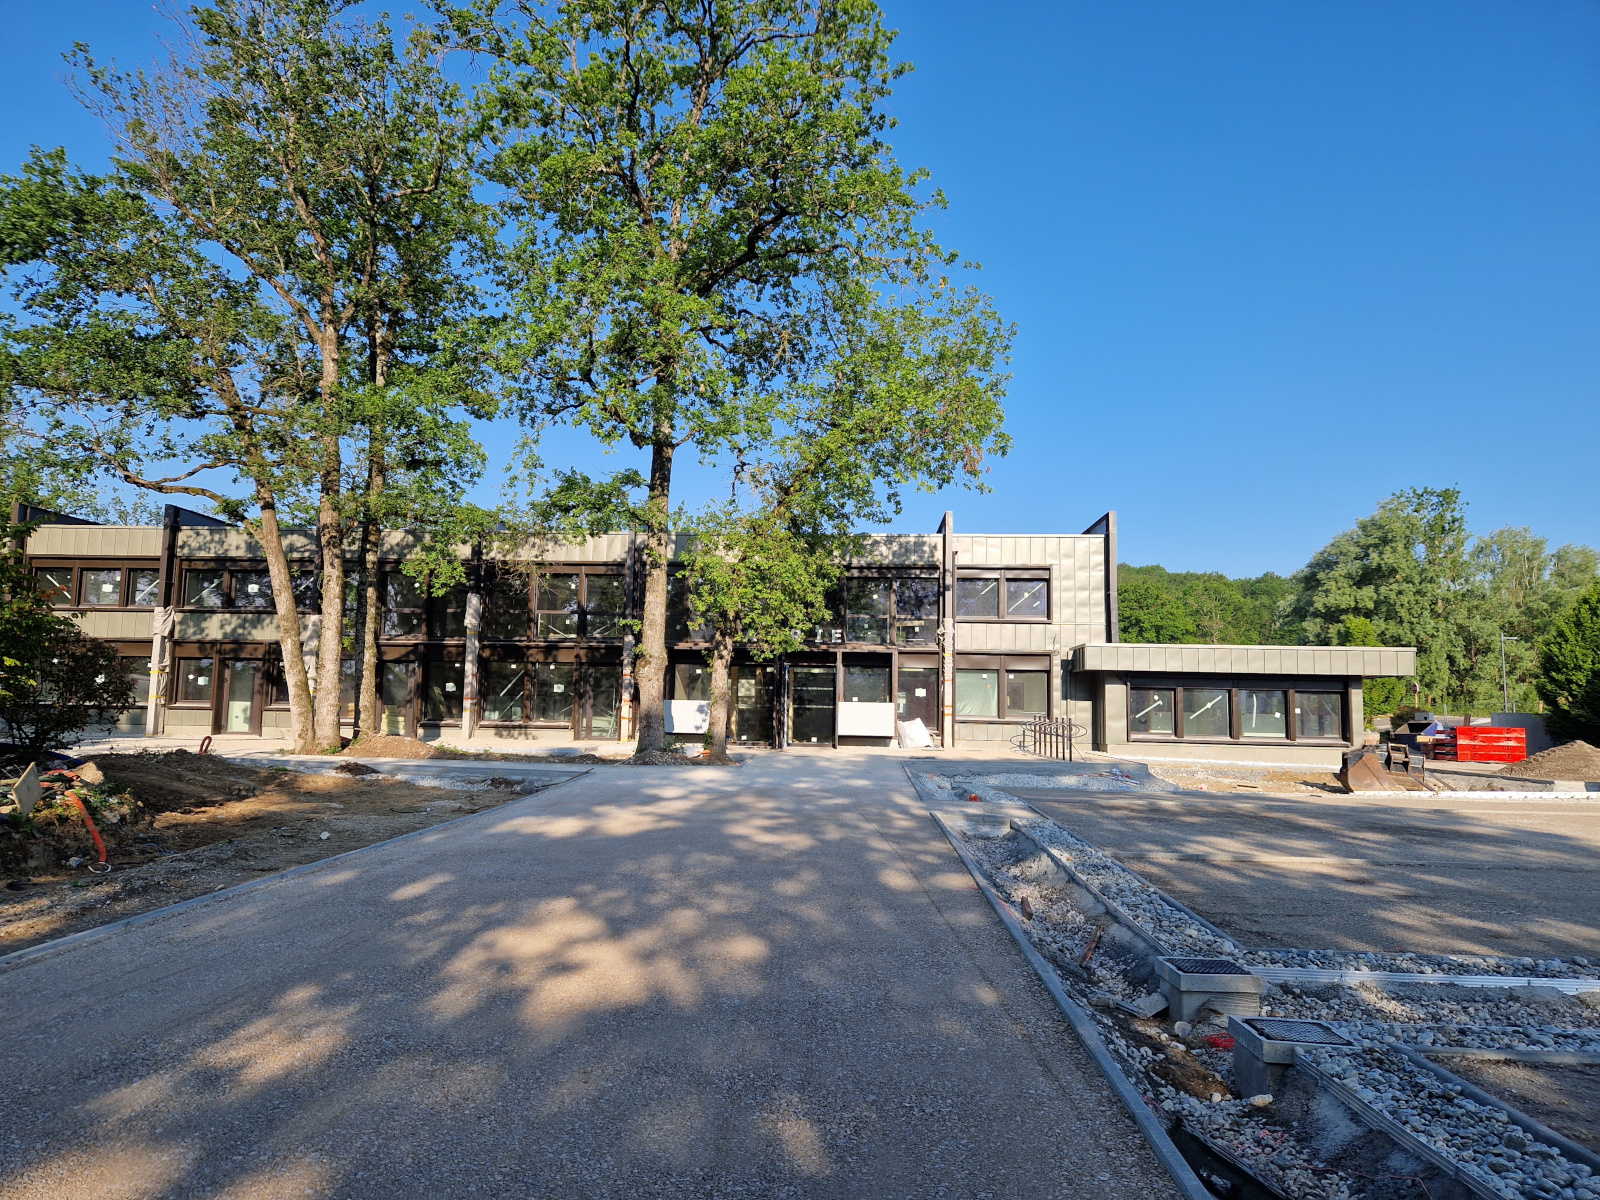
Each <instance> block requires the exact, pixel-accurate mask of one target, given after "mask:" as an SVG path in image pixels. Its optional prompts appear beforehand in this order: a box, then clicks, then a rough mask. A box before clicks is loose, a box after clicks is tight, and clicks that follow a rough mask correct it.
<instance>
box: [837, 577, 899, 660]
mask: <svg viewBox="0 0 1600 1200" xmlns="http://www.w3.org/2000/svg"><path fill="white" fill-rule="evenodd" d="M889 588H890V583H889V580H887V579H851V580H847V581H846V583H845V589H844V599H845V615H844V637H845V641H847V642H874V643H879V644H881V643H884V642H887V641H888V640H889Z"/></svg>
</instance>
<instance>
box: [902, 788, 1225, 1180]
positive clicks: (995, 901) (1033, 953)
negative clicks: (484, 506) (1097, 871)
mask: <svg viewBox="0 0 1600 1200" xmlns="http://www.w3.org/2000/svg"><path fill="white" fill-rule="evenodd" d="M929 815H930V816H931V817H933V819H934V821H935V822H936V823H937V824H938V826H939V829H940V830H941V831H942V832H943V833H944V835H945V837H946V838H947V839H949V842H950V845H951V846H952V847H953V848H954V850H955V852H956V854H957V855H959V856H960V858H961V861H962V864H963V865H964V866H965V867H966V868H967V871H968V873H969V874H970V875H971V876H972V879H973V882H974V883H976V884H977V885H978V887H979V889H980V890H981V891H982V892H983V895H984V898H985V899H986V900H988V901H989V905H990V907H992V908H993V909H994V911H995V914H996V915H997V916H999V918H1000V921H1001V923H1002V924H1003V925H1005V927H1006V930H1007V932H1009V933H1010V934H1011V936H1012V938H1013V939H1014V940H1015V941H1016V943H1017V945H1018V947H1019V948H1020V949H1021V950H1022V953H1023V957H1025V958H1026V959H1027V960H1028V965H1029V966H1031V967H1032V968H1033V970H1034V973H1035V974H1036V975H1038V977H1039V981H1040V982H1041V983H1043V984H1044V985H1045V987H1046V989H1048V990H1049V992H1050V995H1051V997H1052V998H1053V999H1054V1000H1055V1002H1056V1005H1057V1007H1059V1008H1060V1009H1061V1012H1062V1015H1064V1016H1065V1017H1066V1018H1067V1021H1068V1023H1069V1024H1070V1025H1071V1026H1072V1028H1073V1031H1074V1032H1075V1033H1076V1034H1077V1035H1078V1040H1079V1041H1080V1042H1082V1043H1083V1047H1084V1049H1085V1050H1087V1051H1088V1052H1089V1056H1090V1057H1091V1058H1093V1059H1094V1061H1095V1065H1096V1066H1098V1067H1099V1068H1100V1071H1101V1073H1102V1074H1103V1075H1104V1076H1105V1078H1106V1082H1107V1083H1109V1084H1110V1085H1111V1087H1112V1089H1113V1090H1114V1091H1115V1092H1116V1093H1117V1096H1118V1098H1119V1099H1120V1100H1121V1101H1122V1103H1123V1105H1124V1107H1126V1108H1127V1110H1128V1113H1129V1115H1130V1116H1132V1117H1133V1119H1134V1121H1135V1122H1136V1123H1137V1124H1138V1126H1139V1130H1140V1132H1141V1133H1143V1134H1144V1136H1145V1138H1146V1140H1148V1141H1149V1143H1150V1146H1151V1149H1152V1150H1153V1151H1154V1152H1155V1154H1156V1157H1157V1158H1159V1159H1160V1160H1161V1164H1162V1166H1164V1167H1165V1168H1166V1169H1167V1172H1168V1173H1169V1174H1170V1175H1171V1176H1172V1179H1173V1182H1174V1183H1175V1184H1177V1186H1178V1189H1179V1190H1180V1191H1181V1192H1182V1193H1183V1195H1184V1196H1185V1197H1186V1198H1187V1200H1213V1195H1212V1193H1211V1192H1210V1191H1209V1190H1208V1189H1207V1188H1206V1186H1205V1185H1204V1184H1203V1183H1201V1182H1200V1177H1199V1176H1198V1175H1196V1174H1195V1173H1194V1169H1193V1168H1192V1167H1190V1166H1189V1164H1188V1162H1187V1161H1186V1160H1185V1159H1184V1157H1183V1155H1182V1154H1180V1153H1179V1152H1178V1148H1177V1147H1176V1146H1174V1145H1173V1144H1172V1139H1171V1138H1169V1137H1168V1136H1167V1131H1166V1129H1165V1128H1164V1127H1163V1126H1162V1124H1161V1122H1160V1121H1159V1120H1158V1119H1157V1118H1156V1116H1155V1114H1154V1113H1153V1112H1152V1111H1151V1108H1150V1106H1149V1103H1148V1098H1147V1096H1146V1095H1145V1094H1144V1093H1142V1092H1141V1091H1140V1090H1139V1089H1137V1088H1136V1087H1135V1086H1134V1085H1133V1083H1132V1082H1131V1080H1130V1079H1129V1077H1128V1074H1127V1072H1125V1071H1124V1070H1123V1069H1122V1068H1121V1066H1120V1064H1118V1063H1117V1061H1116V1060H1115V1059H1114V1058H1113V1057H1112V1056H1111V1054H1110V1053H1109V1052H1108V1051H1107V1048H1106V1044H1105V1041H1104V1039H1103V1038H1102V1037H1101V1032H1100V1030H1099V1029H1098V1028H1097V1027H1096V1024H1095V1022H1094V1020H1093V1019H1092V1018H1091V1017H1090V1015H1089V1012H1088V1010H1087V1009H1085V1008H1084V1007H1083V1006H1082V1005H1081V1004H1079V1003H1078V1002H1076V1001H1075V1000H1074V999H1073V998H1072V997H1071V996H1070V995H1069V994H1068V992H1067V990H1066V988H1065V987H1064V986H1063V983H1064V981H1063V980H1062V978H1061V976H1060V974H1059V973H1058V972H1056V971H1055V970H1054V969H1053V968H1052V967H1051V966H1050V964H1049V963H1047V962H1046V961H1045V960H1044V958H1043V957H1042V956H1041V955H1040V954H1039V952H1038V950H1037V949H1035V947H1034V945H1033V943H1032V941H1031V940H1030V938H1029V936H1028V933H1027V931H1026V930H1025V929H1023V927H1022V925H1021V922H1020V921H1019V919H1018V917H1017V914H1016V913H1014V912H1013V911H1012V909H1011V905H1010V904H1009V902H1008V901H1007V900H1006V899H1005V898H1004V897H1002V896H1001V894H1000V893H999V892H997V891H996V890H995V888H994V885H993V884H992V883H991V882H990V880H989V878H988V877H987V874H986V872H985V871H984V870H983V869H982V868H981V867H979V866H978V864H977V863H976V862H975V861H973V858H972V854H971V852H970V850H969V846H970V842H969V840H968V839H967V838H965V837H963V836H962V835H961V834H960V833H959V832H957V831H956V830H954V829H952V828H951V826H950V825H949V823H948V822H946V820H945V819H944V817H942V816H941V815H940V814H938V813H936V812H934V813H930V814H929ZM1119 1040H1120V1039H1119Z"/></svg>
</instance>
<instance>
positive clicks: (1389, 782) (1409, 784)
mask: <svg viewBox="0 0 1600 1200" xmlns="http://www.w3.org/2000/svg"><path fill="white" fill-rule="evenodd" d="M1339 782H1340V783H1342V784H1344V786H1345V790H1346V791H1350V792H1425V791H1428V790H1429V789H1428V785H1427V784H1426V783H1425V782H1424V776H1423V763H1422V758H1421V756H1420V755H1417V756H1413V755H1412V753H1411V749H1410V747H1408V746H1392V745H1391V746H1362V747H1360V748H1359V749H1356V750H1346V751H1345V754H1344V766H1343V767H1342V768H1341V769H1340V771H1339Z"/></svg>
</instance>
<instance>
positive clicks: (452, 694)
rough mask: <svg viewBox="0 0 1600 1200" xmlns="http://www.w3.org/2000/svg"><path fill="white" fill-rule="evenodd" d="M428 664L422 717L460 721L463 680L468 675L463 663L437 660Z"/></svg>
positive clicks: (434, 719) (432, 719)
mask: <svg viewBox="0 0 1600 1200" xmlns="http://www.w3.org/2000/svg"><path fill="white" fill-rule="evenodd" d="M427 666H428V672H427V676H426V681H425V683H424V685H423V690H422V719H423V720H424V721H459V720H460V719H461V689H462V680H463V679H464V678H465V675H466V672H465V670H464V668H463V666H462V664H461V663H458V662H440V661H438V660H435V661H433V662H430V663H428V664H427Z"/></svg>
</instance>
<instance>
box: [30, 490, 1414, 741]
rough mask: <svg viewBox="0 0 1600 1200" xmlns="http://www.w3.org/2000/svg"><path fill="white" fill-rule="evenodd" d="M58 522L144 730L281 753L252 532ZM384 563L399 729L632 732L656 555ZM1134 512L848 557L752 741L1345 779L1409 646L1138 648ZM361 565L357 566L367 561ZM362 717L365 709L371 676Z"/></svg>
mask: <svg viewBox="0 0 1600 1200" xmlns="http://www.w3.org/2000/svg"><path fill="white" fill-rule="evenodd" d="M14 518H17V519H20V518H32V519H35V520H41V521H42V522H43V523H42V524H41V525H40V526H39V528H38V529H37V531H36V532H35V533H34V534H33V535H32V537H31V538H30V539H29V541H28V546H27V555H28V560H29V563H30V565H31V567H32V569H33V570H34V572H35V573H36V574H37V575H38V577H39V579H40V581H41V584H42V586H45V587H47V588H49V589H50V591H51V592H52V594H53V595H54V596H55V598H56V603H57V605H58V606H59V607H60V608H62V609H63V610H65V611H69V612H71V613H72V614H73V615H74V616H75V617H76V619H77V620H78V621H79V623H80V624H81V625H82V626H83V628H84V629H85V631H86V632H88V633H90V634H93V635H95V636H97V637H102V638H105V639H107V640H109V641H112V642H114V643H115V644H116V646H117V647H118V650H119V652H120V653H122V654H123V655H125V656H126V657H128V658H130V659H132V660H134V665H135V667H136V668H137V672H138V675H139V677H140V678H141V680H143V681H144V683H143V688H144V691H143V694H142V695H141V696H140V707H139V708H138V709H136V710H135V711H133V712H130V713H129V714H128V715H127V716H126V718H125V719H124V721H123V725H122V727H123V729H124V730H125V731H127V732H134V731H141V732H145V733H147V734H150V735H159V734H161V733H169V734H175V733H181V732H193V733H201V732H207V733H223V732H227V733H243V734H259V735H263V736H281V734H282V733H283V732H284V731H285V730H286V727H287V724H288V704H287V695H286V693H285V690H284V685H283V672H282V667H281V663H282V659H281V652H280V650H279V644H278V621H277V616H276V612H275V605H274V602H273V595H272V584H271V581H270V579H269V578H268V575H267V570H266V563H265V561H264V560H263V557H262V552H261V547H260V546H259V545H257V544H256V543H255V542H254V540H253V539H252V538H251V537H250V536H249V534H248V533H247V532H246V531H244V530H243V529H239V528H236V527H233V526H229V525H227V524H225V523H223V522H220V521H217V520H215V519H213V518H210V517H205V516H201V515H199V514H196V513H190V512H187V511H186V510H183V509H180V508H176V507H172V506H169V507H168V508H167V510H166V513H165V519H164V521H163V524H162V525H160V526H151V527H113V526H104V525H94V524H90V523H87V522H82V521H77V520H73V519H71V518H64V517H59V516H57V515H55V514H49V513H39V512H21V511H19V512H18V513H15V514H14ZM285 543H286V548H287V550H288V554H289V557H290V559H291V562H292V563H293V570H294V575H295V585H294V590H295V595H296V599H297V604H298V608H299V610H300V612H301V614H302V623H303V626H304V635H305V642H306V646H305V648H306V652H307V653H308V654H312V653H314V652H315V649H316V646H317V639H318V636H319V629H318V626H319V623H320V618H319V616H318V614H317V612H316V611H315V610H316V608H317V607H318V606H319V604H320V593H319V586H318V581H319V574H318V571H319V566H318V561H317V546H316V542H315V539H314V538H313V537H312V536H311V535H310V534H309V533H308V532H306V531H289V532H287V533H286V534H285ZM411 549H412V542H411V539H410V538H409V536H408V535H406V534H404V533H400V532H395V533H390V534H386V535H385V538H384V542H383V546H382V551H381V556H380V557H381V558H382V560H383V566H382V586H381V590H382V594H383V597H384V614H383V626H382V628H381V629H380V630H379V637H378V644H379V657H380V660H381V671H382V677H381V679H380V689H379V690H380V694H381V697H382V701H383V717H382V727H383V729H384V731H386V732H392V733H405V734H409V735H412V736H417V737H421V738H425V739H429V740H438V739H442V740H445V741H452V742H453V741H463V740H466V739H469V738H470V739H472V740H473V741H474V743H475V744H476V743H481V742H484V741H490V742H495V741H499V742H510V743H527V742H548V741H565V742H571V741H592V740H612V739H617V740H627V739H628V738H630V737H631V733H632V730H631V725H632V719H631V718H632V695H633V666H634V662H633V657H634V634H633V632H632V629H633V628H634V627H635V623H636V620H637V618H638V616H639V613H640V611H641V608H642V602H643V586H642V573H641V562H642V559H641V543H640V540H639V539H638V538H637V537H636V536H634V535H630V534H626V533H622V534H610V535H607V536H604V537H599V538H594V539H591V540H590V541H587V542H584V543H581V544H548V545H541V546H537V547H529V548H527V550H526V551H525V552H523V553H521V554H519V555H518V556H516V557H515V558H514V559H513V560H510V561H485V560H484V557H483V555H482V553H481V552H473V553H472V554H471V556H470V562H469V563H468V583H467V585H466V586H465V587H463V588H461V589H458V590H456V591H453V592H450V593H448V594H445V595H442V596H427V595H425V594H424V592H423V589H421V588H419V587H418V585H417V584H416V582H415V581H414V580H412V579H411V578H410V577H409V576H407V575H406V574H405V573H404V572H403V571H402V570H401V566H402V564H403V563H404V561H405V559H406V557H407V555H408V554H409V553H410V551H411ZM1116 563H1117V525H1116V514H1114V513H1107V514H1106V515H1105V516H1103V517H1101V518H1100V519H1099V520H1098V521H1096V522H1094V523H1093V524H1092V525H1090V526H1089V528H1088V529H1086V530H1084V532H1082V533H1077V534H1060V535H1040V536H1012V535H998V536H988V535H978V534H960V533H957V532H956V529H955V523H954V519H953V516H952V514H949V513H946V514H945V519H944V521H943V522H942V523H941V525H940V528H939V530H938V531H937V532H935V533H932V534H926V535H924V534H879V535H873V536H870V537H868V538H867V539H866V541H865V546H864V552H863V553H862V555H861V556H860V557H859V558H858V559H856V560H855V561H852V562H851V563H850V564H849V566H848V570H847V574H846V578H845V580H844V583H843V586H842V587H841V588H840V589H839V594H838V596H837V598H836V605H835V610H834V612H833V613H832V614H831V618H830V620H829V621H828V623H827V624H824V625H820V626H818V627H817V628H816V629H814V630H812V631H811V636H810V638H809V639H808V642H809V644H808V645H807V647H806V648H805V650H804V651H802V652H799V653H796V654H791V655H787V656H784V657H783V658H781V659H779V660H777V661H772V662H762V661H756V660H754V659H752V658H751V657H750V656H748V655H741V656H739V657H738V659H737V660H736V664H735V668H734V679H733V703H732V705H731V714H730V730H729V734H730V738H731V740H733V741H735V742H738V743H745V744H750V745H762V746H777V747H783V746H787V745H795V744H804V745H828V746H847V745H888V744H890V742H891V740H892V739H894V738H895V737H896V731H897V722H910V721H913V720H918V721H921V722H922V723H923V725H924V726H925V727H926V729H927V730H928V731H929V732H930V734H931V735H932V737H933V739H934V741H935V742H936V743H937V744H940V745H943V746H947V747H961V746H972V745H990V746H1003V745H1005V744H1006V743H1008V742H1010V741H1011V740H1012V739H1013V738H1014V737H1016V736H1017V734H1018V733H1019V731H1020V729H1021V728H1022V727H1023V726H1025V725H1026V724H1027V723H1028V722H1030V721H1034V720H1036V719H1038V718H1040V717H1044V718H1050V719H1055V718H1070V719H1071V721H1072V722H1074V723H1075V724H1076V725H1077V726H1078V727H1080V728H1081V729H1082V730H1083V731H1084V733H1083V736H1084V738H1085V739H1086V741H1087V742H1088V743H1089V744H1091V745H1092V746H1093V748H1095V749H1097V750H1102V751H1106V752H1110V753H1123V754H1133V753H1138V754H1150V753H1158V754H1163V755H1167V756H1186V757H1192V758H1233V759H1246V760H1249V759H1260V760H1268V761H1306V762H1311V761H1317V762H1331V761H1333V760H1334V759H1335V758H1336V757H1337V754H1338V752H1339V751H1340V750H1341V749H1342V748H1344V747H1346V746H1349V745H1351V744H1354V743H1355V742H1358V741H1359V740H1360V735H1361V730H1362V725H1363V720H1362V707H1361V681H1362V679H1363V678H1370V677H1374V676H1405V675H1409V674H1412V673H1413V672H1414V670H1415V652H1414V651H1413V650H1411V649H1408V648H1399V649H1365V648H1358V647H1337V646H1206V645H1161V646H1157V645H1143V644H1139V645H1135V644H1125V643H1120V642H1119V641H1118V638H1117V607H1116V588H1117V577H1116ZM349 565H350V567H354V565H355V564H354V561H353V557H352V561H351V562H350V564H349ZM668 638H669V663H668V685H667V686H668V693H667V694H668V697H669V701H668V713H667V719H668V730H669V732H670V733H671V734H672V735H673V736H674V737H677V738H695V739H698V738H699V737H700V736H702V735H703V733H704V731H705V728H706V721H707V718H708V712H709V704H708V701H709V674H710V673H709V669H708V667H707V661H706V652H707V650H708V648H709V647H708V643H707V641H706V640H705V637H704V633H703V631H701V630H698V629H696V628H695V627H694V622H693V619H692V615H691V614H690V613H689V611H688V610H687V608H686V606H685V604H684V602H683V595H682V590H681V589H679V588H676V587H675V588H674V589H673V590H672V597H671V603H670V605H669V631H668ZM346 678H347V681H348V682H347V689H346V696H345V706H346V710H347V711H348V712H351V713H353V709H354V690H355V689H354V679H355V674H354V663H353V662H352V663H348V664H347V672H346Z"/></svg>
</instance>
